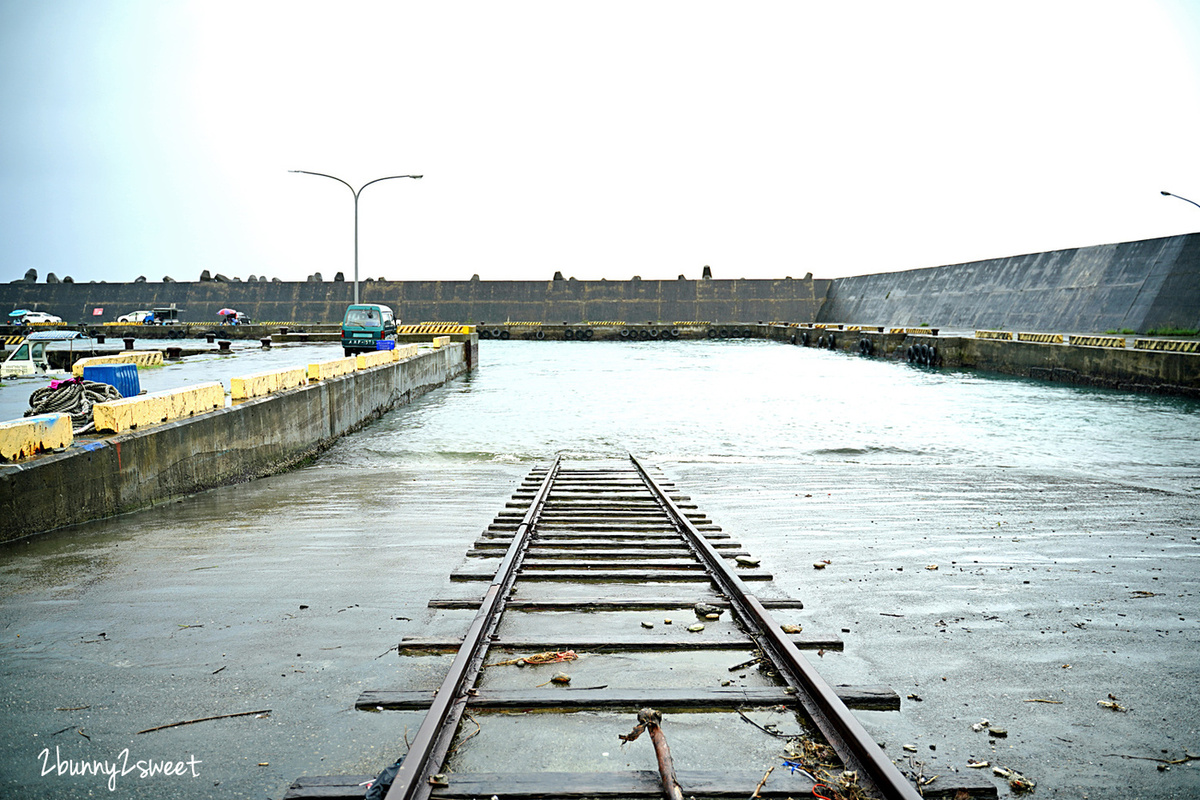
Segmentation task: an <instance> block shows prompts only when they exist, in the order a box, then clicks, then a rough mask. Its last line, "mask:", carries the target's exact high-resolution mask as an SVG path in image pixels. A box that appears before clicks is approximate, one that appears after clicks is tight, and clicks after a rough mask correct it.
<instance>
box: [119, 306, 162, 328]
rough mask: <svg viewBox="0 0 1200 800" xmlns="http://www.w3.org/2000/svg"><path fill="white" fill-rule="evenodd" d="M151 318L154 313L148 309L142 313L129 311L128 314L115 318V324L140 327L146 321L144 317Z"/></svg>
mask: <svg viewBox="0 0 1200 800" xmlns="http://www.w3.org/2000/svg"><path fill="white" fill-rule="evenodd" d="M153 316H154V312H153V311H150V310H149V309H144V310H142V311H130V312H129V313H128V314H122V315H121V316H119V317H117V322H129V323H132V324H134V325H140V324H141V323H143V322H145V321H146V317H153Z"/></svg>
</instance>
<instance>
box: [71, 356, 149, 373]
mask: <svg viewBox="0 0 1200 800" xmlns="http://www.w3.org/2000/svg"><path fill="white" fill-rule="evenodd" d="M162 363H163V354H162V351H161V350H127V351H125V352H124V353H117V354H116V355H112V356H92V357H91V358H81V359H79V360H78V361H76V362H75V363H74V364H72V365H71V374H72V375H74V376H75V377H76V378H82V377H83V368H84V367H94V366H96V365H97V364H137V365H138V366H139V367H159V366H162Z"/></svg>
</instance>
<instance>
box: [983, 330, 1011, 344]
mask: <svg viewBox="0 0 1200 800" xmlns="http://www.w3.org/2000/svg"><path fill="white" fill-rule="evenodd" d="M975 338H976V339H1000V340H1002V341H1006V342H1011V341H1012V338H1013V335H1012V331H975Z"/></svg>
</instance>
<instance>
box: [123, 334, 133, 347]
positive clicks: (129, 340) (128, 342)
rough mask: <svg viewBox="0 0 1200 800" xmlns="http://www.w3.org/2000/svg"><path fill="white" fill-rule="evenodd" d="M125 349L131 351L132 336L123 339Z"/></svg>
mask: <svg viewBox="0 0 1200 800" xmlns="http://www.w3.org/2000/svg"><path fill="white" fill-rule="evenodd" d="M125 349H126V350H132V349H133V337H132V336H130V337H128V338H127V339H125Z"/></svg>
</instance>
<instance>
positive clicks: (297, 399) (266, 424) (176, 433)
mask: <svg viewBox="0 0 1200 800" xmlns="http://www.w3.org/2000/svg"><path fill="white" fill-rule="evenodd" d="M476 347H477V343H474V342H458V343H452V344H449V345H446V346H444V347H441V348H439V349H437V350H432V351H428V352H422V353H421V354H420V355H418V356H417V357H415V358H412V359H408V360H406V361H401V362H397V363H394V364H387V365H384V366H380V367H375V368H373V369H369V370H359V371H357V372H354V373H351V374H349V375H346V376H344V377H339V378H333V379H330V380H325V381H321V382H319V383H312V384H309V385H307V386H304V387H301V388H298V389H292V390H290V391H286V392H282V393H279V394H273V395H269V396H266V397H260V398H255V399H252V400H246V401H244V402H239V403H237V404H235V405H233V406H230V407H227V408H223V409H217V410H215V411H212V412H209V413H205V414H201V415H198V416H196V417H192V418H190V419H187V420H181V421H177V422H169V423H164V424H161V425H156V426H153V427H151V428H147V429H145V430H138V431H133V432H129V433H124V434H120V435H116V436H111V437H106V438H102V439H96V440H94V441H82V442H78V443H77V445H76V446H73V447H71V448H69V449H68V450H65V451H63V452H59V453H51V454H47V455H44V456H39V457H36V458H33V459H30V460H28V461H25V462H19V463H17V464H11V465H5V466H4V467H3V468H0V541H9V540H12V539H16V538H20V537H22V536H28V535H30V534H34V533H39V532H42V531H47V530H52V529H54V528H59V527H63V526H66V525H73V524H76V523H79V522H86V521H88V520H93V519H101V518H104V517H111V516H115V515H117V514H122V513H125V512H128V511H134V510H137V509H139V508H144V507H147V506H151V505H154V504H156V503H161V502H164V501H168V500H170V499H172V498H176V497H180V496H183V495H188V494H192V493H195V492H199V491H203V490H205V489H211V488H213V487H215V486H221V485H225V484H231V483H238V482H241V481H245V480H250V479H253V478H258V477H263V476H266V475H271V474H274V473H277V472H281V471H283V470H286V469H288V468H290V467H292V466H294V465H296V464H297V463H300V462H302V461H304V460H305V459H307V458H311V457H312V456H314V455H317V454H318V453H320V452H321V451H323V450H325V449H327V448H328V447H329V446H330V445H331V444H332V443H333V442H334V441H335V440H336V439H338V438H339V437H341V436H344V435H345V434H347V433H350V432H352V431H354V430H357V429H358V428H361V427H362V426H363V425H365V424H367V423H368V422H369V421H371V420H372V419H376V418H378V417H379V416H381V415H382V414H384V413H386V412H387V411H389V410H391V409H393V408H397V407H399V406H403V405H405V404H407V403H409V402H411V401H412V400H413V399H414V398H416V397H419V396H420V395H422V394H424V393H426V392H428V391H430V390H432V389H435V388H437V387H438V386H441V385H443V384H444V383H446V382H447V381H449V380H451V379H453V378H455V377H457V376H459V375H462V374H463V373H465V372H466V371H467V370H468V369H469V368H470V365H471V364H473V363H476V359H477V353H475V352H473V350H474V348H476Z"/></svg>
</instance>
